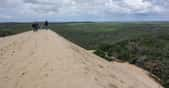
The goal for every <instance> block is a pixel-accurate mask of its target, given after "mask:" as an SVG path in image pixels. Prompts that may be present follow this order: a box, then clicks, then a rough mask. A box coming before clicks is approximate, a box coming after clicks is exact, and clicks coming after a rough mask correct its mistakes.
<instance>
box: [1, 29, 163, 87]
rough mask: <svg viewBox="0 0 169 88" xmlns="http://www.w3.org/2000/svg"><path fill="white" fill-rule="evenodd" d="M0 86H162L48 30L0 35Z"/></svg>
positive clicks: (144, 74) (145, 75) (133, 67)
mask: <svg viewBox="0 0 169 88" xmlns="http://www.w3.org/2000/svg"><path fill="white" fill-rule="evenodd" d="M0 88H162V87H161V86H160V84H159V83H157V82H155V81H154V80H153V79H152V78H150V77H149V76H148V75H147V72H146V71H144V70H142V69H140V68H138V67H136V66H133V65H130V64H128V63H118V62H108V61H106V60H104V59H102V58H100V57H98V56H96V55H94V54H92V53H90V52H88V51H87V50H85V49H83V48H81V47H79V46H77V45H75V44H73V43H71V42H70V41H68V40H66V39H64V38H63V37H61V36H60V35H58V34H56V33H54V32H53V31H51V30H40V31H38V32H32V31H29V32H25V33H21V34H18V35H14V36H9V37H5V38H0Z"/></svg>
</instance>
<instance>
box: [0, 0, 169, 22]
mask: <svg viewBox="0 0 169 88" xmlns="http://www.w3.org/2000/svg"><path fill="white" fill-rule="evenodd" d="M44 20H49V21H52V22H67V21H169V0H0V22H33V21H44Z"/></svg>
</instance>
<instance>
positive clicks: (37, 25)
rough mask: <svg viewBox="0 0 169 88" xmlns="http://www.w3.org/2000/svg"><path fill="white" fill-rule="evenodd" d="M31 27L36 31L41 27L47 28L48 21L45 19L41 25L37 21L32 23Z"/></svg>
mask: <svg viewBox="0 0 169 88" xmlns="http://www.w3.org/2000/svg"><path fill="white" fill-rule="evenodd" d="M32 28H33V31H38V30H39V29H41V28H43V29H46V30H48V21H45V22H44V24H43V26H41V25H40V24H39V23H33V24H32Z"/></svg>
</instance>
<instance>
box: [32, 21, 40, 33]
mask: <svg viewBox="0 0 169 88" xmlns="http://www.w3.org/2000/svg"><path fill="white" fill-rule="evenodd" d="M32 28H33V31H38V29H39V24H38V23H33V24H32Z"/></svg>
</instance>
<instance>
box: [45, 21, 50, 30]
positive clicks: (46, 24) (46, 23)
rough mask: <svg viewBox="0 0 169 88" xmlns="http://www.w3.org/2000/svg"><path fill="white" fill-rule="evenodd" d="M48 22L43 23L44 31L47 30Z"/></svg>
mask: <svg viewBox="0 0 169 88" xmlns="http://www.w3.org/2000/svg"><path fill="white" fill-rule="evenodd" d="M48 24H49V23H48V21H47V20H46V21H45V23H44V26H45V29H46V30H48Z"/></svg>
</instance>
